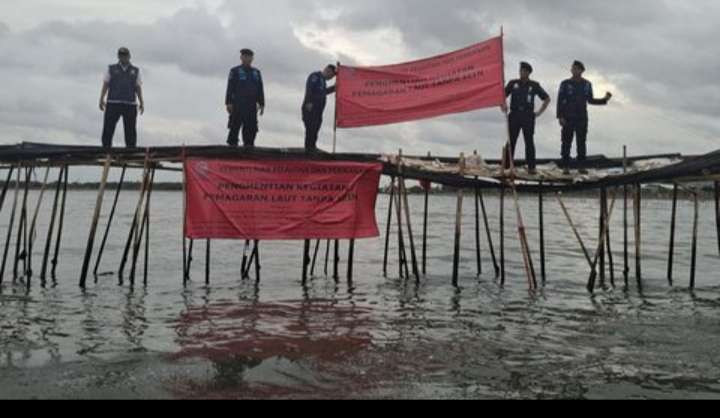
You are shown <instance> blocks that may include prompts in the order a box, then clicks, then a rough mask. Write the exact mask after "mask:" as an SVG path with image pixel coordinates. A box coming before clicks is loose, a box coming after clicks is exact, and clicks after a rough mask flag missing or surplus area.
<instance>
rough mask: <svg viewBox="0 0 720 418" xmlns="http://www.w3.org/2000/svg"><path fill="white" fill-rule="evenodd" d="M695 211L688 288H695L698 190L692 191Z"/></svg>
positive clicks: (698, 214)
mask: <svg viewBox="0 0 720 418" xmlns="http://www.w3.org/2000/svg"><path fill="white" fill-rule="evenodd" d="M693 198H694V207H695V213H694V216H693V237H692V260H691V263H690V289H691V290H694V289H695V272H696V270H697V253H698V251H697V250H698V227H699V219H700V203H699V201H698V191H697V190H695V191H694V193H693Z"/></svg>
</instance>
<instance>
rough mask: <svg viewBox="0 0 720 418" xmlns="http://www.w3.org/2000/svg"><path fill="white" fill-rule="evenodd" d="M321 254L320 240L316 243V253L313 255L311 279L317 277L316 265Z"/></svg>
mask: <svg viewBox="0 0 720 418" xmlns="http://www.w3.org/2000/svg"><path fill="white" fill-rule="evenodd" d="M319 252H320V240H317V241H315V252H314V253H313V258H312V268H311V269H310V277H315V265H316V262H317V256H318V253H319Z"/></svg>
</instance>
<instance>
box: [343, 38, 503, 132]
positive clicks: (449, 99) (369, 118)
mask: <svg viewBox="0 0 720 418" xmlns="http://www.w3.org/2000/svg"><path fill="white" fill-rule="evenodd" d="M503 80H504V77H503V40H502V37H498V38H494V39H491V40H489V41H486V42H483V43H480V44H477V45H473V46H471V47H468V48H465V49H462V50H460V51H457V52H453V53H450V54H446V55H441V56H439V57H434V58H429V59H425V60H421V61H416V62H411V63H407V64H398V65H390V66H384V67H362V68H360V67H357V68H356V67H346V66H341V67H340V69H339V71H338V80H337V85H338V90H337V126H338V127H340V128H355V127H360V126H373V125H384V124H390V123H397V122H406V121H411V120H418V119H426V118H431V117H435V116H440V115H446V114H450V113H461V112H468V111H471V110H475V109H481V108H486V107H493V106H500V105H502V104H503V103H504V102H505V91H504V86H503Z"/></svg>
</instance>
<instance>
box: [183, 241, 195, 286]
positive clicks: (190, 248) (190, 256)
mask: <svg viewBox="0 0 720 418" xmlns="http://www.w3.org/2000/svg"><path fill="white" fill-rule="evenodd" d="M189 241H190V244H188V259H187V268H186V269H185V271H187V276H186V277H185V284H187V282H189V281H190V272H191V271H192V262H193V246H194V245H195V240H194V239H192V238H191V239H189Z"/></svg>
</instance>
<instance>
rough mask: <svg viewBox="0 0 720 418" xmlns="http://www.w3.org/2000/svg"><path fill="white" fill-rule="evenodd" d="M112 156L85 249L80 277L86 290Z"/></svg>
mask: <svg viewBox="0 0 720 418" xmlns="http://www.w3.org/2000/svg"><path fill="white" fill-rule="evenodd" d="M110 160H111V157H110V155H108V156H107V160H106V162H105V167H104V168H103V173H102V180H101V181H100V189H99V190H98V196H97V201H96V202H95V213H94V214H93V219H92V224H91V225H90V234H89V236H88V244H87V247H86V248H85V258H84V259H83V265H82V273H81V275H80V287H81V288H83V289H84V288H85V282H86V280H87V274H88V269H89V268H90V256H92V251H93V244H94V243H95V232H96V230H97V225H98V219H99V218H100V212H101V210H102V203H103V195H104V194H105V186H106V185H107V178H108V173H109V172H110Z"/></svg>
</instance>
